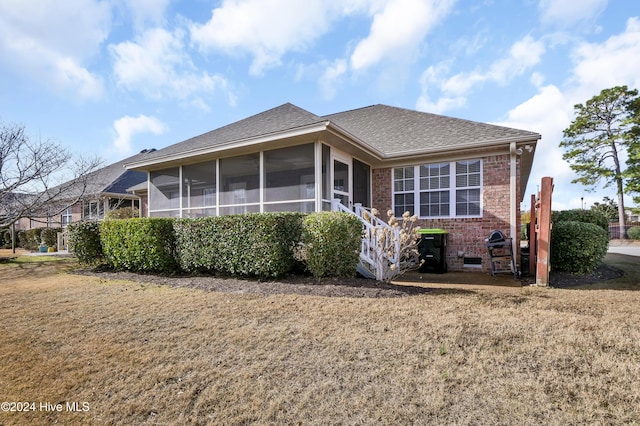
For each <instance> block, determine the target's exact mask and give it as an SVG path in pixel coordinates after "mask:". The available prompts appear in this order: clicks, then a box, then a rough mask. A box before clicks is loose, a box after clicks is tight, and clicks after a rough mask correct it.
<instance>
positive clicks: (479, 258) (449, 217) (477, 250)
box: [125, 103, 540, 271]
mask: <svg viewBox="0 0 640 426" xmlns="http://www.w3.org/2000/svg"><path fill="white" fill-rule="evenodd" d="M538 139H540V135H539V134H537V133H534V132H529V131H525V130H516V129H511V128H506V127H500V126H495V125H490V124H484V123H478V122H473V121H468V120H461V119H457V118H451V117H443V116H439V115H434V114H428V113H422V112H417V111H411V110H407V109H402V108H395V107H391V106H386V105H373V106H369V107H365V108H360V109H356V110H352V111H345V112H341V113H337V114H331V115H326V116H317V115H315V114H313V113H311V112H308V111H305V110H304V109H301V108H299V107H297V106H295V105H292V104H290V103H287V104H284V105H281V106H279V107H277V108H274V109H271V110H268V111H265V112H262V113H260V114H257V115H254V116H252V117H249V118H246V119H243V120H240V121H238V122H235V123H232V124H229V125H227V126H224V127H221V128H219V129H216V130H213V131H211V132H208V133H205V134H202V135H200V136H196V137H194V138H191V139H188V140H185V141H183V142H180V143H177V144H174V145H171V146H169V147H166V148H164V149H160V150H158V151H155V152H151V153H148V154H146V155H145V156H143V157H138V158H135V159H129V161H125V165H126V167H127V169H128V170H136V171H144V172H148V176H149V179H148V186H147V188H145V186H144V185H138V186H137V187H135V188H133V192H134V193H135V194H137V195H140V196H142V197H143V200H144V201H143V204H145V205H147V207H148V212H147V214H148V216H151V217H202V216H216V215H226V214H234V213H245V212H273V211H300V212H313V211H321V210H330V209H331V203H332V200H336V199H337V200H339V201H340V202H341V203H342V204H344V205H345V206H348V207H349V208H352V207H353V206H354V205H355V204H356V203H359V204H362V205H363V206H367V207H374V208H376V209H378V210H379V211H380V212H382V215H383V217H382V218H383V219H386V212H387V210H389V209H391V210H393V211H394V212H395V214H396V215H397V216H400V215H402V213H403V212H404V211H407V210H408V211H409V212H411V214H417V215H418V216H419V218H420V220H419V224H420V225H421V226H422V227H428V228H443V229H445V230H447V231H449V246H448V251H447V263H448V266H449V270H463V269H465V268H466V267H469V268H476V270H477V268H480V269H482V270H485V271H486V270H488V269H489V257H488V253H487V249H486V246H485V242H484V239H485V238H487V237H488V236H489V234H490V233H491V231H493V230H494V229H499V230H502V231H503V232H504V233H505V234H507V235H508V236H512V237H513V238H514V247H519V241H518V238H519V232H517V230H519V229H520V223H519V221H520V202H521V201H522V200H523V198H524V190H525V187H526V184H527V180H528V179H529V174H530V171H531V166H532V162H533V156H534V152H535V147H536V143H537V141H538Z"/></svg>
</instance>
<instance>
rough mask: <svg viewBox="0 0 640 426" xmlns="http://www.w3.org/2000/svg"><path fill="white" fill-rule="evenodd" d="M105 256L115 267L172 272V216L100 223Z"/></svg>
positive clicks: (173, 266) (174, 266) (173, 269)
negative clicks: (170, 217)
mask: <svg viewBox="0 0 640 426" xmlns="http://www.w3.org/2000/svg"><path fill="white" fill-rule="evenodd" d="M100 241H101V243H102V250H103V253H104V257H105V259H106V260H107V262H108V263H109V265H110V266H112V267H114V268H115V269H126V270H129V271H135V272H173V271H175V270H176V269H177V264H176V260H175V257H174V256H175V234H174V231H173V219H166V218H143V219H127V220H108V221H104V222H102V224H101V226H100Z"/></svg>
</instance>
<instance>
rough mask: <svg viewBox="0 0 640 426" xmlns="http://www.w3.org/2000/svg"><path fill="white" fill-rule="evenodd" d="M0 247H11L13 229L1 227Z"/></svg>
mask: <svg viewBox="0 0 640 426" xmlns="http://www.w3.org/2000/svg"><path fill="white" fill-rule="evenodd" d="M0 248H11V231H10V230H8V229H0Z"/></svg>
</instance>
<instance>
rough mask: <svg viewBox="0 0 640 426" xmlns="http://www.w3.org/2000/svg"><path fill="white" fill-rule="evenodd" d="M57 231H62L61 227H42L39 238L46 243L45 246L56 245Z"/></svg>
mask: <svg viewBox="0 0 640 426" xmlns="http://www.w3.org/2000/svg"><path fill="white" fill-rule="evenodd" d="M58 232H62V228H42V231H41V232H40V239H41V240H42V241H43V242H44V243H45V244H46V245H47V247H57V245H58Z"/></svg>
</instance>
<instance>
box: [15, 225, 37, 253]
mask: <svg viewBox="0 0 640 426" xmlns="http://www.w3.org/2000/svg"><path fill="white" fill-rule="evenodd" d="M41 232H42V228H32V229H27V230H25V231H23V233H19V234H18V237H19V239H20V247H22V248H23V249H25V250H38V247H39V246H40V242H41V238H40V233H41Z"/></svg>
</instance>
